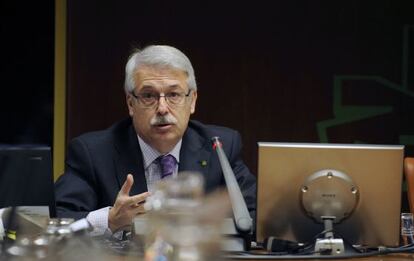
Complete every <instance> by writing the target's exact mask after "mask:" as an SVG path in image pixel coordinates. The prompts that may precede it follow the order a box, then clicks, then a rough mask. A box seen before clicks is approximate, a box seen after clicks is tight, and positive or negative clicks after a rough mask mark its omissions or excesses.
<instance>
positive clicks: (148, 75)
mask: <svg viewBox="0 0 414 261" xmlns="http://www.w3.org/2000/svg"><path fill="white" fill-rule="evenodd" d="M187 77H188V76H187V73H186V72H184V71H182V70H178V69H174V68H169V67H154V66H140V67H139V68H138V70H136V71H135V73H134V80H135V87H142V86H149V87H158V86H159V87H165V86H169V85H174V86H181V87H183V88H184V87H186V86H187Z"/></svg>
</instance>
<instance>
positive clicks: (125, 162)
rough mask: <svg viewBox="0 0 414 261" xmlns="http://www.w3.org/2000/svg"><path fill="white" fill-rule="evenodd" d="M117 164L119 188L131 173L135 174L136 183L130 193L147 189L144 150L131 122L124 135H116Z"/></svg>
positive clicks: (137, 192)
mask: <svg viewBox="0 0 414 261" xmlns="http://www.w3.org/2000/svg"><path fill="white" fill-rule="evenodd" d="M116 137H117V139H116V140H115V164H116V166H117V179H118V183H119V189H120V188H121V187H122V185H123V184H124V182H125V180H126V177H127V175H128V174H129V173H131V174H132V175H133V176H134V184H133V186H132V188H131V192H130V195H135V194H139V193H142V192H145V191H147V182H146V179H145V171H144V164H143V159H142V152H141V149H140V147H139V143H138V138H137V135H136V133H135V130H134V127H133V126H132V124H130V125H129V126H128V128H127V131H124V132H123V135H116Z"/></svg>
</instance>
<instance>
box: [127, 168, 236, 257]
mask: <svg viewBox="0 0 414 261" xmlns="http://www.w3.org/2000/svg"><path fill="white" fill-rule="evenodd" d="M203 183H204V180H203V177H202V176H201V174H199V173H195V172H182V173H180V174H179V175H178V177H177V178H176V179H168V180H163V181H161V182H160V183H159V184H158V185H157V188H156V190H155V191H154V192H153V193H152V195H151V196H150V197H149V198H148V200H147V202H146V203H145V208H146V210H147V211H148V214H147V215H146V216H145V217H143V218H140V217H139V218H136V219H135V220H134V229H135V234H139V235H141V236H142V235H144V236H143V237H141V238H140V237H139V235H138V237H137V238H136V239H137V240H142V241H143V242H145V243H144V244H145V260H146V261H150V260H218V259H219V256H220V242H221V223H222V220H223V219H224V217H225V216H226V215H227V214H228V213H229V212H230V201H229V200H228V197H227V195H226V193H225V192H216V193H212V194H210V195H209V196H204V191H203Z"/></svg>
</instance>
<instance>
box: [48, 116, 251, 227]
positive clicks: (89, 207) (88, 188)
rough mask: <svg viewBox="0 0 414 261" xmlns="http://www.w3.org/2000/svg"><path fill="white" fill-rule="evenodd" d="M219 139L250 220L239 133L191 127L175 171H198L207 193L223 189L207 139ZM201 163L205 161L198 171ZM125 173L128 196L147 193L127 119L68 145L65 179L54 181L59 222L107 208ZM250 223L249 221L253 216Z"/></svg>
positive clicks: (246, 174)
mask: <svg viewBox="0 0 414 261" xmlns="http://www.w3.org/2000/svg"><path fill="white" fill-rule="evenodd" d="M213 136H219V137H220V139H221V142H222V144H223V149H224V151H225V153H226V155H227V157H228V159H229V162H230V164H231V166H232V168H233V171H234V174H235V176H236V178H237V180H238V183H239V185H240V187H241V190H242V193H243V195H244V198H245V200H246V203H247V206H248V209H249V211H250V212H251V214H252V215H254V214H255V205H256V179H255V177H254V176H253V175H252V174H251V173H250V171H249V170H248V168H247V167H246V165H245V164H244V163H243V161H242V160H241V158H240V150H241V139H240V135H239V133H238V132H236V131H234V130H231V129H228V128H224V127H218V126H212V125H204V124H202V123H200V122H197V121H190V122H189V125H188V128H187V130H186V131H185V133H184V136H183V141H182V146H181V151H180V163H179V167H178V170H179V171H185V170H190V171H198V172H201V173H202V174H203V176H204V178H205V190H206V192H210V191H212V190H214V189H215V188H217V187H219V186H223V185H224V178H223V175H222V171H221V168H220V163H219V161H218V157H217V153H216V152H215V151H213V149H212V146H211V141H210V139H211V137H213ZM202 161H207V165H206V166H203V165H202V164H201V162H202ZM128 173H131V174H133V176H134V185H133V187H132V189H131V193H130V194H131V195H135V194H138V193H142V192H145V191H147V184H146V180H145V172H144V165H143V158H142V152H141V149H140V146H139V143H138V138H137V135H136V132H135V129H134V127H133V125H132V121H131V119H130V118H128V119H126V120H123V121H121V122H119V123H116V124H115V125H113V126H112V127H110V128H109V129H107V130H103V131H98V132H91V133H87V134H84V135H82V136H79V137H77V138H75V139H73V140H72V141H71V142H70V144H69V149H68V154H67V157H66V170H65V173H64V174H63V175H62V176H61V177H60V178H59V179H58V180H57V181H56V184H55V193H56V205H57V214H58V217H73V218H75V219H79V218H83V217H86V215H87V214H88V213H89V212H90V211H93V210H97V209H99V208H103V207H107V206H112V205H113V204H114V202H115V199H116V196H117V194H118V191H119V190H120V189H121V186H122V184H123V183H124V182H125V179H126V176H127V174H128ZM252 218H254V216H252Z"/></svg>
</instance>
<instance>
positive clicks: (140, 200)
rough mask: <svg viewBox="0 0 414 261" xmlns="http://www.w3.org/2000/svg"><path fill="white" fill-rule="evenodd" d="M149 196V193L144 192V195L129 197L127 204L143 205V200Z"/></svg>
mask: <svg viewBox="0 0 414 261" xmlns="http://www.w3.org/2000/svg"><path fill="white" fill-rule="evenodd" d="M149 195H150V193H149V192H144V193H141V194H138V195H135V196H131V197H129V199H128V202H129V203H130V204H131V205H137V204H140V203H144V201H145V199H146V198H147V197H148V196H149Z"/></svg>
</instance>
